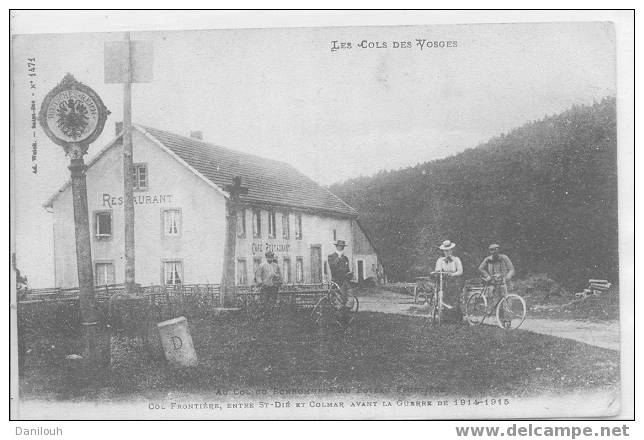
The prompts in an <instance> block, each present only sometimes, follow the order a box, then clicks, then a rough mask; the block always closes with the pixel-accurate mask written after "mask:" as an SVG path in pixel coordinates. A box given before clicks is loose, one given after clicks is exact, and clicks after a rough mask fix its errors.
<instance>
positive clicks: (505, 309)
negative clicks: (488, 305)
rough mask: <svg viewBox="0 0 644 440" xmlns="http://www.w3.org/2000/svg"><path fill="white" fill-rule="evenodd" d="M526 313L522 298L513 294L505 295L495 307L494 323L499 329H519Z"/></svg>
mask: <svg viewBox="0 0 644 440" xmlns="http://www.w3.org/2000/svg"><path fill="white" fill-rule="evenodd" d="M526 311H527V310H526V305H525V300H524V299H523V298H521V297H520V296H519V295H517V294H515V293H511V294H509V295H505V296H504V297H503V298H502V299H501V301H499V304H498V305H497V306H496V322H497V324H498V325H499V326H500V327H501V328H513V329H514V328H519V327H521V324H523V321H525V315H526ZM505 323H507V324H506V325H504V324H505Z"/></svg>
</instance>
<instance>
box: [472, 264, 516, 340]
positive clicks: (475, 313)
mask: <svg viewBox="0 0 644 440" xmlns="http://www.w3.org/2000/svg"><path fill="white" fill-rule="evenodd" d="M484 281H485V280H484ZM491 288H494V289H503V291H504V292H503V295H502V296H501V297H500V298H499V299H498V300H497V301H496V303H495V304H494V306H493V307H492V308H488V297H489V295H490V290H491ZM491 301H493V298H490V302H491ZM526 312H527V309H526V303H525V300H524V299H523V298H522V297H521V296H520V295H517V294H516V293H508V286H507V283H506V282H505V278H503V277H498V276H497V277H493V278H492V280H490V281H485V287H484V288H483V291H481V292H476V293H474V294H472V295H471V296H470V297H469V298H468V299H467V302H466V303H465V316H466V319H467V322H468V323H469V324H470V325H473V326H474V325H481V324H483V322H484V321H485V320H486V319H487V318H489V317H491V316H492V315H493V314H494V316H495V317H496V322H497V325H498V326H499V327H501V328H504V329H517V328H519V327H521V324H523V321H525V316H526Z"/></svg>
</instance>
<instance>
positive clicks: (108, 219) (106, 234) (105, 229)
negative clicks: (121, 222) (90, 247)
mask: <svg viewBox="0 0 644 440" xmlns="http://www.w3.org/2000/svg"><path fill="white" fill-rule="evenodd" d="M94 231H95V233H96V238H98V239H108V238H112V211H100V212H97V213H95V214H94Z"/></svg>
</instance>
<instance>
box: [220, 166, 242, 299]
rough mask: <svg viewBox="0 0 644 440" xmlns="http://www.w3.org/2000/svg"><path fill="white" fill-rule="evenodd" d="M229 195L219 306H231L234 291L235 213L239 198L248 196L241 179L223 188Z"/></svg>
mask: <svg viewBox="0 0 644 440" xmlns="http://www.w3.org/2000/svg"><path fill="white" fill-rule="evenodd" d="M224 189H225V190H226V191H228V193H229V197H228V199H227V200H226V243H225V245H224V270H223V274H222V277H221V284H220V295H219V305H220V306H221V307H229V306H232V305H233V302H234V299H235V290H236V288H237V285H236V282H237V280H236V279H235V249H236V247H237V212H238V211H239V209H240V204H241V202H240V196H241V195H244V194H248V188H245V187H243V186H241V177H239V176H236V177H234V178H233V184H232V185H226V187H225V188H224Z"/></svg>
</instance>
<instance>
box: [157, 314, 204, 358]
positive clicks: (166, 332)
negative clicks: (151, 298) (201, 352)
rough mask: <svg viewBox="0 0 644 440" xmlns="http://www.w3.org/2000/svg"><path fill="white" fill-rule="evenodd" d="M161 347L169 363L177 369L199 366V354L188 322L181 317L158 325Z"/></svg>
mask: <svg viewBox="0 0 644 440" xmlns="http://www.w3.org/2000/svg"><path fill="white" fill-rule="evenodd" d="M157 328H158V329H159V336H160V337H161V345H163V351H164V352H165V358H166V359H167V361H168V363H169V364H170V365H172V366H173V367H176V368H183V367H192V366H195V365H197V354H196V353H195V347H194V345H193V344H192V337H191V336H190V330H189V329H188V321H186V318H185V317H183V316H181V317H179V318H175V319H170V320H168V321H163V322H160V323H158V324H157Z"/></svg>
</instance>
